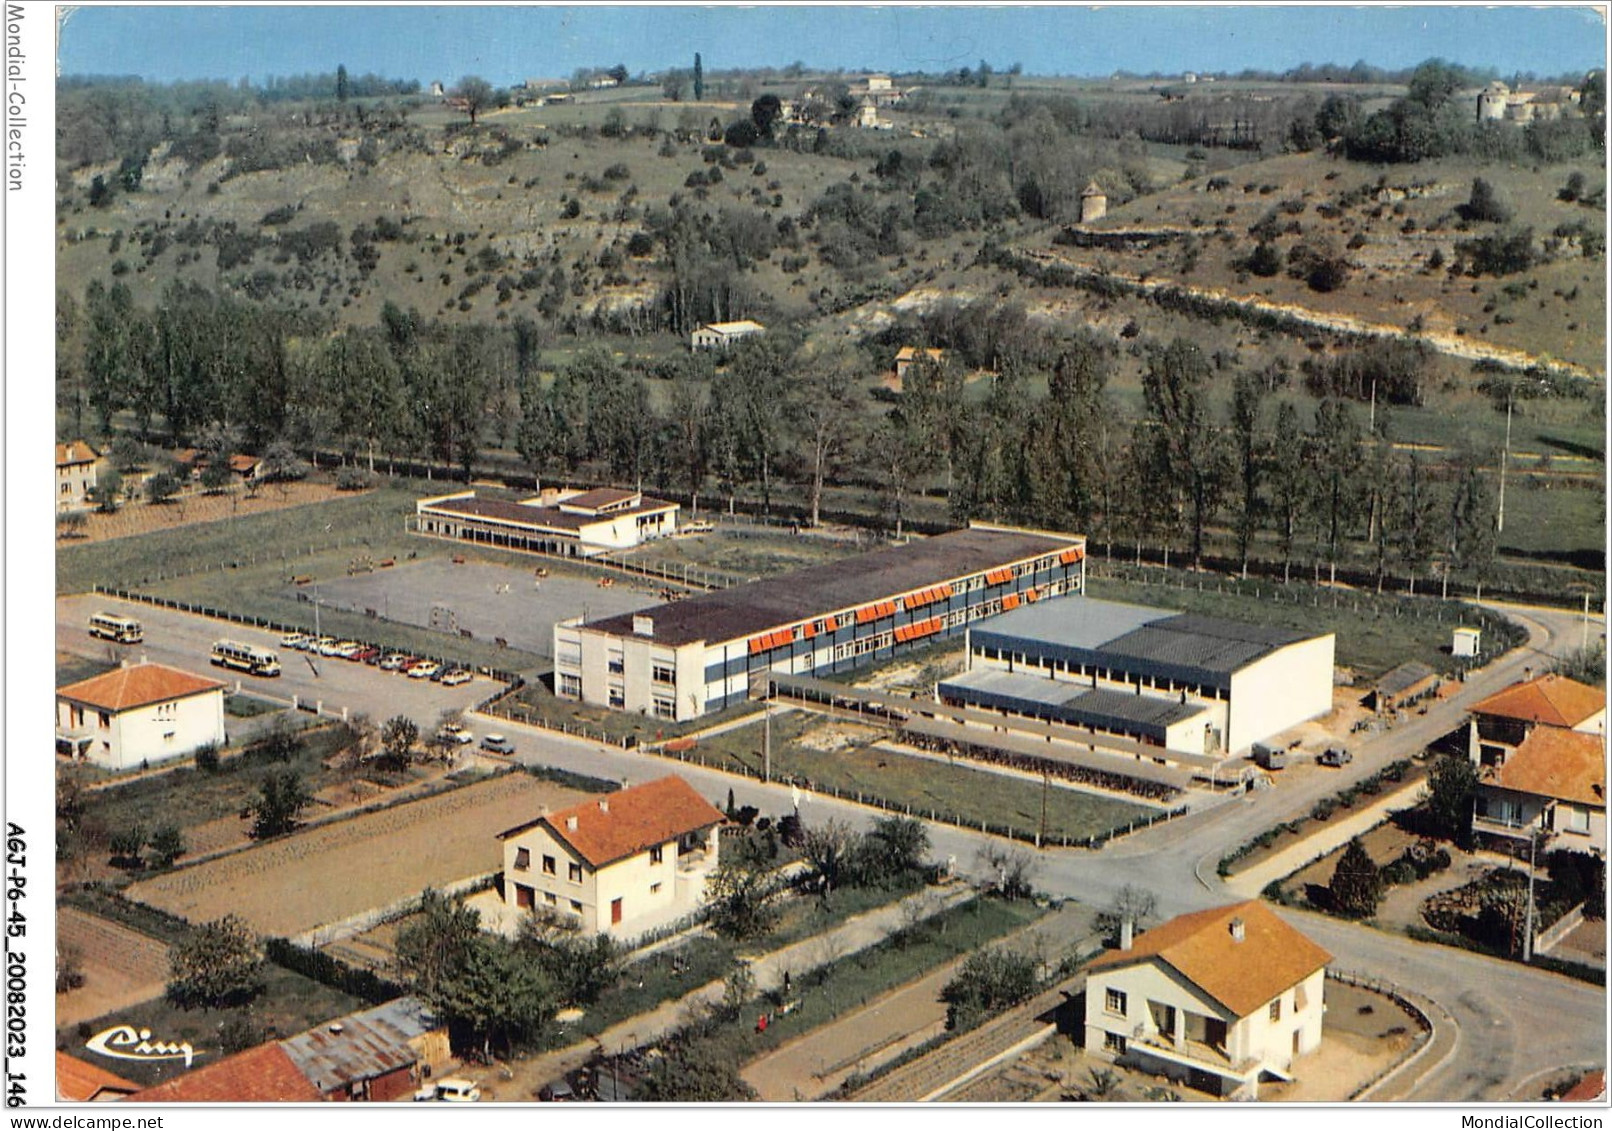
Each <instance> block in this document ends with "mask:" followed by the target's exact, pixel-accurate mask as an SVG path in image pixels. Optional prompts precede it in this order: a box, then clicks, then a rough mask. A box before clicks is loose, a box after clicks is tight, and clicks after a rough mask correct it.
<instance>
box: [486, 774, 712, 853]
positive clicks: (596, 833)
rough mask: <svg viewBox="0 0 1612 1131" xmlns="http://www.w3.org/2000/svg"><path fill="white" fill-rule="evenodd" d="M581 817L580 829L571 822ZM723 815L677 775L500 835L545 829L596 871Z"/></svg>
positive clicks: (584, 803) (506, 837)
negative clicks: (539, 827) (568, 846)
mask: <svg viewBox="0 0 1612 1131" xmlns="http://www.w3.org/2000/svg"><path fill="white" fill-rule="evenodd" d="M572 818H575V819H576V828H574V829H573V828H570V827H569V825H570V821H571V819H572ZM724 819H725V818H724V817H723V816H722V811H721V810H720V809H718V808H717V807H716V806H714V805H712V804H711V803H710V802H709V801H707V800H705V798H703V797H701V796H700V795H699V794H698V793H696V792H695V791H694V787H693V786H691V785H689V784H688V782H686V781H684V780H683V779H682V778H680V777H677V776H676V775H672V776H670V777H664V778H661V779H660V780H659V781H652V782H646V783H644V784H643V785H635V786H633V787H632V788H630V789H623V790H618V791H617V792H615V793H611V794H606V795H604V796H602V797H598V798H595V799H593V800H591V801H584V802H582V803H581V804H580V805H573V806H571V807H570V808H569V809H561V810H560V811H559V812H557V813H550V814H548V815H547V816H543V817H539V818H538V819H537V820H535V821H529V822H527V823H526V824H524V825H517V826H516V827H515V828H513V829H508V830H506V831H504V832H501V833H499V834H498V837H499V839H500V840H506V839H508V838H509V837H512V836H515V835H516V834H518V833H523V832H525V831H526V830H527V829H531V828H535V827H536V826H538V825H544V826H546V827H547V828H548V830H549V831H550V832H551V833H553V834H554V836H555V838H556V839H558V840H559V841H561V842H562V843H564V844H568V845H570V846H571V847H572V848H573V849H575V850H576V852H577V854H578V855H579V856H581V857H582V858H583V859H584V860H586V861H587V862H588V863H589V864H591V865H592V866H593V867H595V868H602V867H604V866H605V865H606V864H611V863H614V862H615V861H617V860H622V859H625V858H626V857H628V856H631V855H633V854H634V853H637V852H642V851H644V850H645V849H648V848H653V847H654V846H655V845H658V844H665V843H666V842H667V841H670V840H676V839H677V838H678V837H680V836H682V835H683V834H684V833H691V832H694V831H696V830H698V829H705V828H710V827H711V826H712V825H719V824H721V823H722V821H723V820H724Z"/></svg>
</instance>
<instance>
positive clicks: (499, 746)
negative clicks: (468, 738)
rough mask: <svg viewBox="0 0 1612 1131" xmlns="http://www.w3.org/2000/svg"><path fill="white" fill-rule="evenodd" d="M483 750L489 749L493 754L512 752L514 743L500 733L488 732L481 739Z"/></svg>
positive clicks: (513, 751)
mask: <svg viewBox="0 0 1612 1131" xmlns="http://www.w3.org/2000/svg"><path fill="white" fill-rule="evenodd" d="M481 748H482V749H483V750H491V751H492V752H493V753H494V754H513V753H515V744H514V743H513V742H511V741H510V740H509V739H507V738H505V737H504V736H503V735H501V734H489V735H487V736H486V737H485V738H483V739H482V740H481Z"/></svg>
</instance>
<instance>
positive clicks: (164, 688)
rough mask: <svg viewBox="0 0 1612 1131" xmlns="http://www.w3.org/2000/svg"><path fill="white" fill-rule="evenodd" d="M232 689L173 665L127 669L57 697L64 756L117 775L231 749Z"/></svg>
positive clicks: (73, 687) (59, 742) (75, 685)
mask: <svg viewBox="0 0 1612 1131" xmlns="http://www.w3.org/2000/svg"><path fill="white" fill-rule="evenodd" d="M224 686H225V685H224V684H222V683H220V682H219V681H218V680H216V679H209V678H207V677H206V676H200V675H193V674H191V673H190V672H186V671H180V670H179V669H178V668H170V667H168V666H167V665H166V664H152V663H139V664H125V665H124V666H123V667H119V668H114V669H112V670H111V671H109V672H106V673H104V674H102V675H98V676H94V677H92V678H90V679H85V680H80V681H79V682H77V683H72V684H69V685H67V686H66V687H61V688H58V689H57V691H56V749H57V751H58V752H59V753H62V754H64V755H66V756H68V757H71V758H78V759H83V760H85V761H88V762H92V763H94V764H95V765H97V766H104V767H105V768H107V769H109V770H127V769H134V768H137V767H139V766H141V765H142V764H145V763H151V762H163V761H167V760H169V759H171V758H182V757H184V756H185V755H187V754H192V753H194V752H195V751H196V749H197V748H198V747H200V746H204V745H206V744H208V743H213V744H217V745H223V743H224V738H225V734H224Z"/></svg>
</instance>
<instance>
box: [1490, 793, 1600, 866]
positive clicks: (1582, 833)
mask: <svg viewBox="0 0 1612 1131" xmlns="http://www.w3.org/2000/svg"><path fill="white" fill-rule="evenodd" d="M1473 827H1474V828H1475V829H1476V830H1477V831H1478V832H1494V833H1501V834H1507V833H1511V834H1521V832H1522V830H1524V829H1528V828H1542V829H1544V830H1545V831H1546V832H1549V833H1551V834H1553V835H1554V838H1555V839H1553V840H1552V841H1551V843H1550V848H1552V849H1557V848H1565V849H1568V850H1570V851H1573V852H1593V853H1596V854H1598V855H1600V856H1605V855H1606V848H1607V826H1606V808H1605V807H1604V806H1600V807H1597V806H1590V805H1583V804H1580V803H1576V802H1572V801H1557V800H1553V799H1551V798H1548V797H1540V796H1538V795H1537V794H1532V793H1520V792H1518V791H1516V790H1510V789H1504V788H1502V787H1501V786H1497V785H1489V784H1480V785H1479V786H1478V797H1477V805H1476V808H1475V814H1474V817H1473Z"/></svg>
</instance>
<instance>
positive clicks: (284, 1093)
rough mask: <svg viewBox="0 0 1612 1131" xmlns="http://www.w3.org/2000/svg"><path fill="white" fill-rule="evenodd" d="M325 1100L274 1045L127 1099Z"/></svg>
mask: <svg viewBox="0 0 1612 1131" xmlns="http://www.w3.org/2000/svg"><path fill="white" fill-rule="evenodd" d="M323 1098H324V1097H323V1096H321V1095H320V1094H319V1089H318V1088H315V1087H314V1086H313V1084H311V1083H310V1082H309V1081H308V1078H307V1077H306V1076H304V1075H303V1074H302V1073H301V1072H299V1071H298V1070H297V1066H296V1065H295V1064H293V1063H292V1061H291V1058H290V1057H289V1056H287V1055H286V1052H285V1050H284V1049H282V1048H281V1047H280V1046H279V1045H277V1044H267V1045H258V1046H257V1047H256V1048H253V1049H247V1050H246V1051H245V1052H242V1053H236V1054H235V1055H234V1056H228V1057H225V1058H224V1059H223V1060H219V1061H215V1062H214V1063H212V1064H209V1065H207V1066H206V1067H204V1068H198V1069H196V1070H195V1071H194V1072H187V1073H185V1074H184V1075H183V1076H180V1077H178V1078H177V1079H174V1080H169V1081H168V1082H167V1083H164V1084H158V1085H156V1086H155V1087H151V1088H147V1089H145V1090H144V1091H141V1092H136V1093H134V1095H132V1096H130V1097H129V1100H130V1102H132V1103H316V1102H318V1101H320V1100H322V1099H323Z"/></svg>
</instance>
